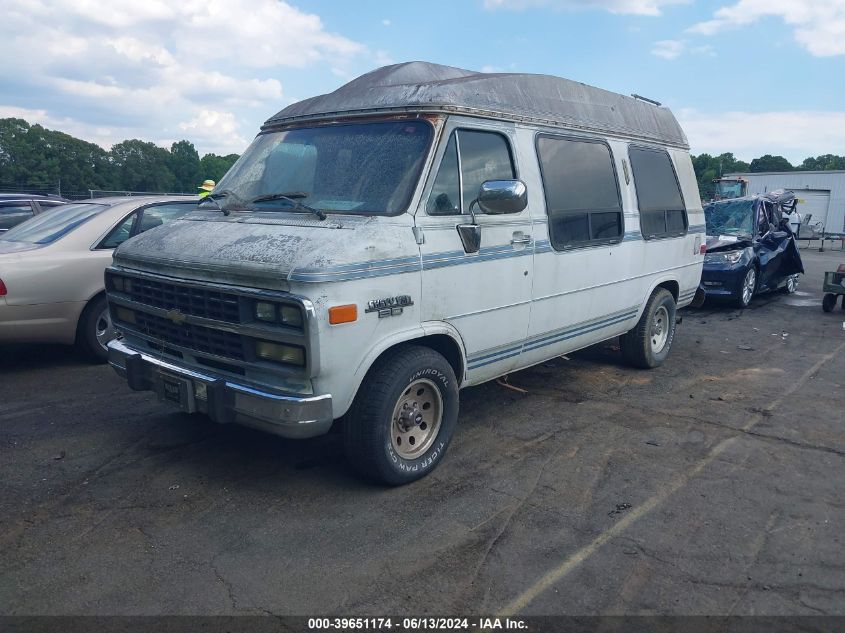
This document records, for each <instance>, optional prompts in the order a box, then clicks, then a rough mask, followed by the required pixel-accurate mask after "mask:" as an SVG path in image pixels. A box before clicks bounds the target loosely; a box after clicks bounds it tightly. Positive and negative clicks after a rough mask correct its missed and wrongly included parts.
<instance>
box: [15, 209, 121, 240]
mask: <svg viewBox="0 0 845 633" xmlns="http://www.w3.org/2000/svg"><path fill="white" fill-rule="evenodd" d="M107 208H108V205H105V204H92V203H87V202H86V203H79V204H67V205H63V206H61V207H57V208H55V209H52V210H50V211H48V212H46V213H42V214H40V215H37V216H35V217H34V218H32V219H31V220H28V221H26V222H24V223H23V224H18V225H17V226H16V227H14V228H12V229H10V230H9V231H8V232H6V233H4V234H3V236H2V237H0V240H5V241H10V242H27V243H29V244H51V243H53V242H55V241H56V240H57V239H59V238H61V237H64V236H65V235H67V234H68V233H70V232H71V231H73V230H74V229H75V228H76V227H78V226H80V225H82V224H84V223H85V222H87V221H88V220H90V219H91V218H93V217H94V216H95V215H97V214H98V213H100V212H101V211H103V210H104V209H107Z"/></svg>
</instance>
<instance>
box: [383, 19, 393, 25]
mask: <svg viewBox="0 0 845 633" xmlns="http://www.w3.org/2000/svg"><path fill="white" fill-rule="evenodd" d="M381 23H382V24H383V25H384V26H390V25H391V24H393V23H392V22H391V21H390V20H382V21H381Z"/></svg>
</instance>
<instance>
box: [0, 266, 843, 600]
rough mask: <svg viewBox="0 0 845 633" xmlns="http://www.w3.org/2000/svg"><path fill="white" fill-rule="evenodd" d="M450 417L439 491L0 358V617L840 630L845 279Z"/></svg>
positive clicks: (562, 372) (51, 358)
mask: <svg viewBox="0 0 845 633" xmlns="http://www.w3.org/2000/svg"><path fill="white" fill-rule="evenodd" d="M802 255H803V257H804V263H805V266H806V268H807V272H808V274H807V275H806V276H805V278H804V279H803V280H802V283H801V285H800V287H799V294H797V295H792V296H790V297H787V296H782V295H767V296H763V297H759V298H757V299H755V300H754V302H753V304H752V306H751V307H750V308H749V309H748V310H746V311H744V312H740V311H738V310H734V309H732V308H727V307H723V306H712V305H705V307H704V308H702V309H699V310H687V311H685V313H684V320H683V323H682V324H681V325H680V326H679V330H678V334H677V337H676V340H675V344H674V348H673V350H672V353H671V355H670V357H669V360H668V361H667V363H666V364H665V365H664V366H663V367H661V368H659V369H657V370H653V371H641V370H632V369H629V368H627V367H624V366H623V365H622V364H621V361H620V359H619V357H618V351H616V350H615V349H614V348H613V345H612V343H608V344H605V345H600V346H597V347H594V348H591V349H589V350H585V351H583V352H581V353H578V354H574V355H572V357H571V358H570V359H568V360H567V359H563V358H560V359H556V360H554V361H552V362H549V363H546V364H544V365H541V366H538V367H535V368H533V369H530V370H526V371H523V372H519V373H515V374H512V375H511V376H510V378H509V382H510V384H511V385H514V386H516V387H518V388H520V389H522V390H525V391H526V392H527V393H520V392H518V391H514V390H512V389H508V388H505V387H503V386H500V385H497V384H495V383H489V384H486V385H484V386H481V387H477V388H473V389H469V390H466V391H464V392H462V406H461V415H460V421H459V425H458V430H457V433H456V437H455V440H454V442H453V444H452V447H451V449H450V452H449V454H448V455H447V457H446V459H445V461H444V462H443V463H442V465H441V466H440V468H439V469H438V470H437V471H435V473H434V474H433V475H431V476H429V477H428V478H426V479H424V480H422V481H419V482H416V483H414V484H411V485H409V486H406V487H403V488H398V489H384V488H378V487H374V486H370V485H367V484H364V483H362V482H360V481H359V480H357V479H355V478H354V476H353V475H352V474H351V472H350V471H349V469H348V468H347V466H346V465H345V463H344V458H343V456H342V452H341V446H340V441H339V440H340V438H339V437H338V436H337V435H329V436H327V437H324V438H318V439H315V440H309V441H305V442H295V441H287V440H283V439H280V438H275V437H271V436H267V435H264V434H261V433H259V432H255V431H251V430H247V429H243V428H238V427H218V426H215V425H213V424H212V423H210V422H208V421H206V420H204V419H203V418H194V417H190V416H185V415H183V414H180V413H176V412H173V411H172V410H171V409H170V408H168V407H167V406H166V405H163V404H160V403H158V402H157V401H156V400H155V399H154V398H153V397H152V396H151V394H148V393H145V394H138V393H134V392H132V391H130V390H129V389H128V388H127V387H126V385H125V384H124V383H123V381H122V380H120V379H119V378H118V377H117V376H116V375H115V374H114V373H113V372H112V370H111V369H110V368H108V367H106V366H95V365H90V364H87V363H85V362H84V361H81V360H79V359H77V358H76V357H75V356H74V354H73V352H72V350H69V349H65V348H60V347H34V346H30V347H23V348H19V347H16V348H2V349H0V491H2V494H0V613H2V614H15V615H23V614H159V613H168V614H240V613H245V614H246V613H255V614H261V613H274V614H297V615H314V614H333V615H373V616H378V615H386V614H387V615H390V614H393V615H396V614H403V615H411V614H441V615H448V614H457V613H463V614H469V613H483V614H491V613H522V614H585V615H589V614H769V615H780V614H806V615H815V614H845V547H844V546H843V535H845V530H843V525H845V495H843V490H845V432H844V431H843V429H845V415H843V405H845V329H843V321H845V311H842V310H840V309H839V307H838V306H837V309H836V310H835V312H834V313H832V314H825V313H823V312H822V309H821V282H822V272H823V271H824V270H826V269H834V268H835V267H836V265H837V264H838V263H840V262H845V254H843V253H841V252H839V251H838V250H835V251H828V252H826V253H824V254H820V253H818V252H817V251H816V250H802Z"/></svg>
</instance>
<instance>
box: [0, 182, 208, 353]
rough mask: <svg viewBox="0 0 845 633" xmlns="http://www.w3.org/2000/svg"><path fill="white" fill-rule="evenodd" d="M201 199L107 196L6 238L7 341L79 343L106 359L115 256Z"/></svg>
mask: <svg viewBox="0 0 845 633" xmlns="http://www.w3.org/2000/svg"><path fill="white" fill-rule="evenodd" d="M197 201H198V198H196V197H193V196H191V197H188V196H144V197H121V198H100V199H95V200H86V201H84V202H77V203H73V204H68V205H64V206H62V207H59V208H56V209H53V210H51V211H49V212H47V213H43V214H41V215H38V216H36V217H35V218H33V219H31V220H28V221H26V222H24V223H22V224H19V225H18V226H16V227H14V228H12V229H11V230H9V231H8V232H6V233H4V234H3V235H2V237H0V343H10V342H16V343H35V342H38V343H66V344H72V343H75V344H76V345H78V346H79V348H80V349H81V350H82V351H83V352H85V353H86V354H87V355H88V356H90V357H92V358H93V359H95V360H101V361H102V360H105V359H106V356H107V349H106V344H107V343H108V342H109V341H110V340H111V339H112V338H114V336H115V333H114V329H113V328H112V325H111V319H110V317H109V311H108V305H107V303H106V295H105V292H104V286H103V272H104V270H105V268H106V267H107V266H108V265H109V264H110V263H111V259H112V251H113V250H114V249H115V248H116V247H117V246H118V245H120V244H122V243H123V242H124V241H126V240H127V239H129V238H131V237H133V236H135V235H138V234H139V233H142V232H143V231H146V230H148V229H151V228H154V227H157V226H160V225H162V224H165V223H166V222H169V221H170V220H173V219H175V218H178V217H180V216H182V215H184V214H186V213H188V212H189V211H192V210H193V209H194V208H196V204H197Z"/></svg>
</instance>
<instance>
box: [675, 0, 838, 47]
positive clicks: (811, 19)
mask: <svg viewBox="0 0 845 633" xmlns="http://www.w3.org/2000/svg"><path fill="white" fill-rule="evenodd" d="M767 17H775V18H780V19H781V20H783V21H784V23H786V24H787V25H789V26H791V27H793V28H794V35H795V40H796V41H797V42H798V43H799V44H800V45H801V46H803V47H804V48H806V49H807V50H808V51H809V52H810V53H811V54H812V55H814V56H816V57H831V56H834V55H845V0H812V1H810V0H739V2H737V3H736V4H733V5H729V6H724V7H722V8H720V9H719V10H718V11H716V12H715V13H714V14H713V19H712V20H707V21H705V22H700V23H698V24H696V25H694V26H692V27H691V28H690V29H688V31H689V32H691V33H697V34H700V35H715V34H717V33H720V32H722V31H724V30H726V29H732V28H740V27H743V26H748V25H750V24H754V23H755V22H757V21H759V20H761V19H763V18H767Z"/></svg>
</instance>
